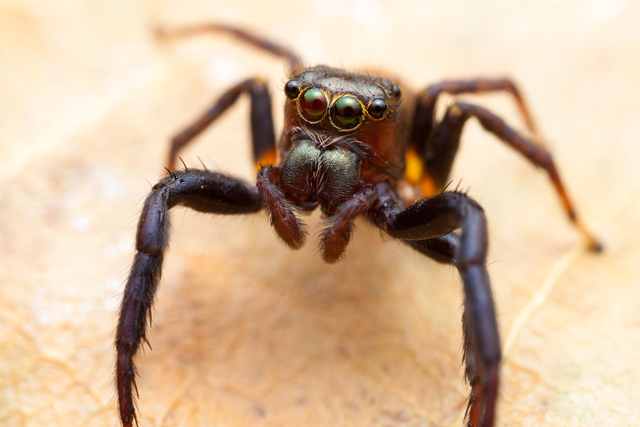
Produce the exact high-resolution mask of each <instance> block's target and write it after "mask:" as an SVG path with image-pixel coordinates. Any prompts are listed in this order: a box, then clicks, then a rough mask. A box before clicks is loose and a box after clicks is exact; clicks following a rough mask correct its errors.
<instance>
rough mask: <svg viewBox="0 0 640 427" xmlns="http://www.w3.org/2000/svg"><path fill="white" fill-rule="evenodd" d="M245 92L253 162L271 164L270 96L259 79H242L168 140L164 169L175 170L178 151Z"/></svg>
mask: <svg viewBox="0 0 640 427" xmlns="http://www.w3.org/2000/svg"><path fill="white" fill-rule="evenodd" d="M243 92H248V93H249V96H250V97H251V136H252V141H253V157H254V159H255V161H256V162H261V161H262V162H265V163H270V164H273V163H275V148H276V147H275V140H276V138H275V131H274V128H273V114H272V112H271V96H270V95H269V91H268V89H267V85H266V84H265V82H264V81H262V80H260V79H256V78H254V79H248V80H245V81H243V82H241V83H239V84H237V85H235V86H233V87H232V88H231V89H229V90H228V91H227V92H225V93H224V94H223V95H222V96H221V97H220V98H219V99H218V100H217V101H216V102H215V103H214V104H213V106H212V107H211V108H209V110H207V112H206V113H204V114H203V115H202V116H201V117H200V118H198V120H196V121H195V123H193V124H192V125H191V126H189V127H188V128H186V129H185V130H183V131H182V132H180V133H179V134H178V135H176V136H175V137H174V138H173V139H172V140H171V149H170V150H169V158H168V160H167V168H168V169H169V170H174V169H175V164H176V159H177V156H178V152H179V151H180V150H181V149H182V148H183V147H185V146H186V145H188V144H189V143H190V142H191V141H192V140H193V139H194V138H195V137H196V136H198V135H200V133H202V132H203V131H204V130H205V129H206V128H207V127H208V126H209V125H211V123H213V122H214V121H215V120H216V119H218V117H220V116H221V115H222V113H224V112H225V111H227V109H228V108H229V107H231V106H232V105H233V104H234V103H235V102H236V101H237V100H238V97H239V96H240V95H241V94H242V93H243Z"/></svg>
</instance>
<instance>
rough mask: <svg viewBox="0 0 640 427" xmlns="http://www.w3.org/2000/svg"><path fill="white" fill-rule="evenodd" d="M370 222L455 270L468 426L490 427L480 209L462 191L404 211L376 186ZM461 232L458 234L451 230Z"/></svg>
mask: <svg viewBox="0 0 640 427" xmlns="http://www.w3.org/2000/svg"><path fill="white" fill-rule="evenodd" d="M378 191H379V193H380V197H379V200H385V201H386V203H385V202H383V203H378V204H377V205H375V206H374V208H373V209H372V210H371V211H370V213H369V217H370V219H371V220H372V221H373V222H374V223H375V224H376V225H378V226H379V227H380V228H382V229H384V230H385V231H386V232H387V233H388V234H389V235H390V236H391V237H394V238H398V239H401V240H404V241H405V242H406V243H407V244H409V246H411V247H413V248H414V249H416V250H418V251H419V252H421V253H423V254H425V255H427V256H429V257H431V258H433V259H435V260H436V261H439V262H444V263H449V264H453V265H455V266H456V268H457V269H458V271H459V272H460V276H461V277H462V282H463V288H464V295H465V298H464V313H463V318H462V325H463V331H464V360H465V362H466V373H467V378H468V380H469V382H470V384H471V394H470V396H469V404H468V407H467V419H468V425H469V427H492V426H493V422H494V418H495V407H496V399H497V396H498V381H499V376H498V367H499V364H500V357H501V351H500V337H499V335H498V325H497V322H496V314H495V307H494V303H493V296H492V293H491V286H490V282H489V275H488V273H487V269H486V266H485V264H486V257H487V246H488V243H487V224H486V219H485V216H484V212H483V210H482V208H481V207H480V206H479V205H478V204H477V203H476V202H474V201H473V200H472V199H471V198H469V197H468V196H466V195H465V194H462V193H456V192H447V193H442V194H439V195H437V196H434V197H432V198H428V199H423V200H420V201H418V202H416V203H414V204H413V205H411V206H409V207H408V208H406V209H404V210H400V211H399V210H398V208H397V204H396V203H393V202H389V198H388V197H385V195H388V191H386V190H385V189H384V187H381V186H379V187H378ZM456 229H460V230H461V233H460V234H459V235H455V234H452V231H454V230H456Z"/></svg>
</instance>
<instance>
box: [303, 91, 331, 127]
mask: <svg viewBox="0 0 640 427" xmlns="http://www.w3.org/2000/svg"><path fill="white" fill-rule="evenodd" d="M298 109H299V110H300V114H302V116H303V117H304V118H305V119H307V120H308V121H310V122H312V123H315V122H319V121H320V120H322V119H323V118H324V116H325V114H326V113H327V97H326V96H324V93H322V91H321V90H320V89H316V88H311V89H307V90H306V91H304V93H303V94H302V95H301V96H300V98H298Z"/></svg>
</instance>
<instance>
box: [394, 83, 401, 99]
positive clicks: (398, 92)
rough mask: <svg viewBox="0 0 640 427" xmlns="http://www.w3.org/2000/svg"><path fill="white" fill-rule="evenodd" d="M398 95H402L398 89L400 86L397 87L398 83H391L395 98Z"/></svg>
mask: <svg viewBox="0 0 640 427" xmlns="http://www.w3.org/2000/svg"><path fill="white" fill-rule="evenodd" d="M400 95H402V91H401V90H400V87H398V85H393V96H395V97H396V98H399V97H400Z"/></svg>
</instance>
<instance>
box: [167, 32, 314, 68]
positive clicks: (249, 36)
mask: <svg viewBox="0 0 640 427" xmlns="http://www.w3.org/2000/svg"><path fill="white" fill-rule="evenodd" d="M206 33H227V34H231V35H232V36H234V37H236V38H238V39H240V40H242V41H243V42H245V43H248V44H250V45H252V46H254V47H257V48H258V49H262V50H265V51H267V52H270V53H272V54H274V55H277V56H280V57H282V58H285V59H286V60H287V61H288V62H289V66H290V67H291V71H292V72H295V70H300V69H301V68H302V62H301V61H300V57H299V56H298V55H297V54H296V53H295V52H293V51H292V50H290V49H288V48H286V47H284V46H282V45H279V44H278V43H274V42H272V41H270V40H267V39H265V38H263V37H260V36H258V35H256V34H253V33H251V32H249V31H246V30H243V29H242V28H237V27H233V26H231V25H225V24H220V23H207V24H200V25H193V26H188V27H179V28H164V27H160V28H159V29H158V30H157V34H158V36H160V37H190V36H195V35H200V34H206Z"/></svg>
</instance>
